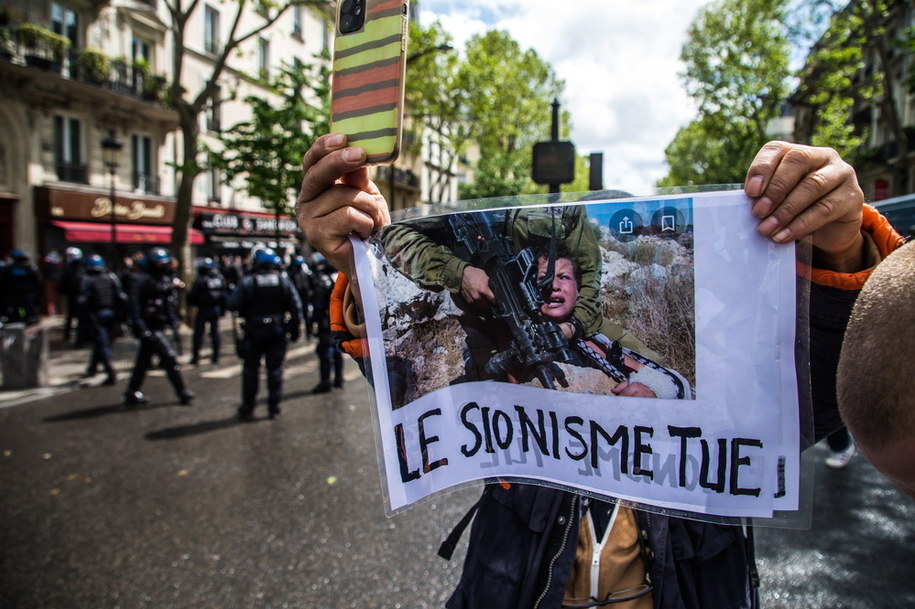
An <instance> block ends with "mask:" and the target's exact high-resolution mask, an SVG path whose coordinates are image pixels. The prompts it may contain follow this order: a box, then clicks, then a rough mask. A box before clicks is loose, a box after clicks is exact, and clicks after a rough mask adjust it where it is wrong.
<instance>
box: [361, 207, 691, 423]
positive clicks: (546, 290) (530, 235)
mask: <svg viewBox="0 0 915 609" xmlns="http://www.w3.org/2000/svg"><path fill="white" fill-rule="evenodd" d="M377 246H378V247H379V248H380V250H381V251H383V252H384V254H383V260H384V262H385V264H386V265H388V267H389V268H387V269H386V270H385V271H384V278H385V282H386V286H385V289H384V290H378V296H379V302H380V304H381V312H382V317H381V328H382V332H383V334H384V345H385V357H386V362H387V373H388V375H389V377H390V378H389V385H390V387H391V389H392V393H393V395H392V407H393V408H395V409H396V408H399V407H401V406H403V405H404V404H407V403H410V402H412V401H414V400H416V399H417V398H420V397H422V396H423V395H425V394H427V393H429V392H431V391H435V390H437V389H441V388H443V387H446V386H449V385H455V384H458V383H463V382H469V381H484V380H491V381H498V382H507V383H515V384H531V385H534V386H538V387H545V388H548V389H556V390H559V391H570V392H577V393H586V394H604V395H613V394H614V393H616V394H619V395H632V396H640V397H663V398H668V399H691V398H692V397H693V392H694V388H695V340H694V337H695V316H694V297H693V292H694V275H693V230H692V201H691V199H688V198H685V199H679V200H673V201H634V202H632V206H631V208H630V207H620V205H619V204H607V205H600V204H594V205H583V204H572V205H562V206H552V207H532V208H514V209H500V210H487V211H481V212H474V213H462V214H448V215H442V216H433V217H427V218H422V219H418V220H413V221H409V222H402V223H398V224H396V225H392V226H390V227H388V228H387V229H386V230H385V231H384V232H383V233H382V235H381V236H380V238H379V241H378V242H377Z"/></svg>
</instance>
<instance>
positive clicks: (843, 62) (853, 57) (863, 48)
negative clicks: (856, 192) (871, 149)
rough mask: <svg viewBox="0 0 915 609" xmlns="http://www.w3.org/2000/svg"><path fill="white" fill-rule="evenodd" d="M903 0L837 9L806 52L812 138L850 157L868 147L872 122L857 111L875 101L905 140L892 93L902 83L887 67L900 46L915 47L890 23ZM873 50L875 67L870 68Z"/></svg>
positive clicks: (868, 0)
mask: <svg viewBox="0 0 915 609" xmlns="http://www.w3.org/2000/svg"><path fill="white" fill-rule="evenodd" d="M898 8H899V3H896V2H893V1H892V0H860V1H856V2H851V3H849V4H848V5H847V6H846V7H845V8H844V9H842V10H839V11H837V12H836V13H835V14H834V15H833V16H832V19H831V20H830V22H829V27H828V29H827V30H826V31H825V32H824V34H823V36H822V37H821V38H820V39H819V41H818V42H817V44H816V46H815V47H814V48H813V50H812V51H811V53H810V54H809V55H808V57H807V61H806V65H805V66H804V69H803V71H802V78H803V80H802V85H801V87H800V89H799V91H798V95H799V97H800V98H802V99H803V101H804V102H805V103H806V104H808V105H809V106H810V108H811V110H812V112H811V116H812V124H811V125H810V127H809V129H808V130H809V131H810V142H811V143H813V144H816V145H819V146H830V147H832V148H835V149H836V150H838V151H839V153H840V154H842V155H843V156H844V157H845V158H846V159H847V160H849V161H850V162H853V163H854V162H857V161H859V160H861V159H862V158H863V157H862V153H866V151H865V150H864V149H863V145H864V144H865V143H866V142H867V139H868V131H869V127H870V125H869V124H868V123H869V121H868V122H865V121H858V122H857V124H856V122H855V121H854V120H853V118H852V116H853V115H852V112H853V111H854V110H856V109H859V108H860V107H861V106H870V105H872V104H876V105H877V106H878V107H879V109H880V118H881V122H882V123H883V125H884V127H885V128H886V129H887V131H888V132H889V133H890V137H891V139H896V140H897V141H903V140H904V139H905V136H904V134H903V133H902V117H901V115H900V114H899V109H898V108H897V107H896V104H895V103H894V100H892V97H893V95H894V89H895V88H896V87H898V86H900V84H902V86H905V85H904V84H903V83H899V82H898V81H897V78H896V76H895V75H893V74H891V73H889V72H888V68H889V65H890V62H889V60H888V57H889V54H890V53H893V52H895V51H896V50H898V49H903V50H904V51H905V50H907V51H908V52H910V53H911V52H912V50H913V47H912V46H910V45H911V42H910V41H911V40H912V36H911V34H910V33H902V35H901V36H898V37H897V36H896V35H895V34H893V33H892V32H888V31H887V29H886V20H887V18H888V17H889V16H890V14H891V12H892V11H893V10H897V9H898ZM866 53H869V54H870V56H871V58H872V62H871V64H870V66H871V67H872V68H873V69H868V70H865V69H864V67H865V54H866Z"/></svg>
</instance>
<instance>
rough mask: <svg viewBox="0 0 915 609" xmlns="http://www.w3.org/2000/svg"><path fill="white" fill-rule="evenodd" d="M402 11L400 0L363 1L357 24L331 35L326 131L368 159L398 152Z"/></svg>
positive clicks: (374, 160)
mask: <svg viewBox="0 0 915 609" xmlns="http://www.w3.org/2000/svg"><path fill="white" fill-rule="evenodd" d="M407 13H408V10H407V2H406V0H365V25H364V26H363V28H362V29H361V30H360V31H357V32H353V33H351V34H340V31H339V26H338V29H337V33H336V37H335V39H334V60H333V61H334V69H333V89H332V90H333V93H332V96H331V131H332V132H334V133H345V134H346V135H347V141H348V143H349V145H350V146H360V147H362V148H364V149H365V151H366V155H367V162H368V163H369V164H383V163H390V162H392V161H393V160H394V159H396V158H397V155H398V153H399V152H400V139H401V122H402V120H403V96H404V72H405V63H406V62H405V54H406V48H407ZM338 21H339V20H338Z"/></svg>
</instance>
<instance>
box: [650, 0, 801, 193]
mask: <svg viewBox="0 0 915 609" xmlns="http://www.w3.org/2000/svg"><path fill="white" fill-rule="evenodd" d="M783 19H784V6H783V0H716V1H715V2H713V3H711V4H709V5H707V6H706V7H704V8H703V9H702V10H700V12H699V14H698V16H697V17H696V19H695V20H694V21H693V23H692V24H691V25H690V27H689V30H688V34H687V42H686V43H685V44H684V46H683V49H682V51H681V59H682V60H683V62H684V63H685V64H686V72H685V73H684V74H683V77H684V81H685V85H686V90H687V92H688V93H689V95H690V96H691V97H692V98H693V99H694V100H695V102H696V105H697V107H698V116H697V118H696V119H695V120H694V121H693V122H692V123H690V124H689V125H687V126H686V127H683V128H682V129H681V130H680V131H679V132H678V133H677V135H676V137H675V138H674V140H673V141H672V142H671V144H670V145H669V146H668V147H667V149H666V151H665V154H666V157H667V163H668V165H669V166H670V172H669V174H668V175H667V176H666V177H665V178H663V179H662V180H660V181H659V183H658V184H659V185H660V186H674V185H688V184H709V183H733V182H741V181H743V178H744V171H745V170H746V167H747V166H748V165H749V163H750V162H751V161H752V159H753V156H754V155H755V153H756V151H757V150H758V149H759V147H760V146H761V145H762V144H764V143H765V142H766V141H767V140H768V139H769V138H768V136H767V135H766V127H767V125H768V123H769V121H771V120H772V119H773V118H775V117H777V116H778V114H779V109H780V106H781V103H782V101H783V100H784V98H785V96H786V93H787V77H788V74H789V70H788V51H789V47H788V40H787V37H786V35H785V32H784V30H783V28H782V25H781V23H782V21H783Z"/></svg>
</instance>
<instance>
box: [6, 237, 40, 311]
mask: <svg viewBox="0 0 915 609" xmlns="http://www.w3.org/2000/svg"><path fill="white" fill-rule="evenodd" d="M9 258H10V260H9V264H7V265H6V266H4V267H3V268H2V269H0V299H2V302H3V310H2V317H3V319H4V320H5V321H6V322H7V323H16V322H24V323H25V324H26V325H33V324H37V323H38V314H39V313H40V312H41V311H40V303H41V293H42V285H41V275H39V273H38V267H37V266H35V265H34V264H32V263H31V261H30V259H29V255H28V254H26V253H25V252H24V251H22V250H18V249H16V250H11V251H10V253H9Z"/></svg>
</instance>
